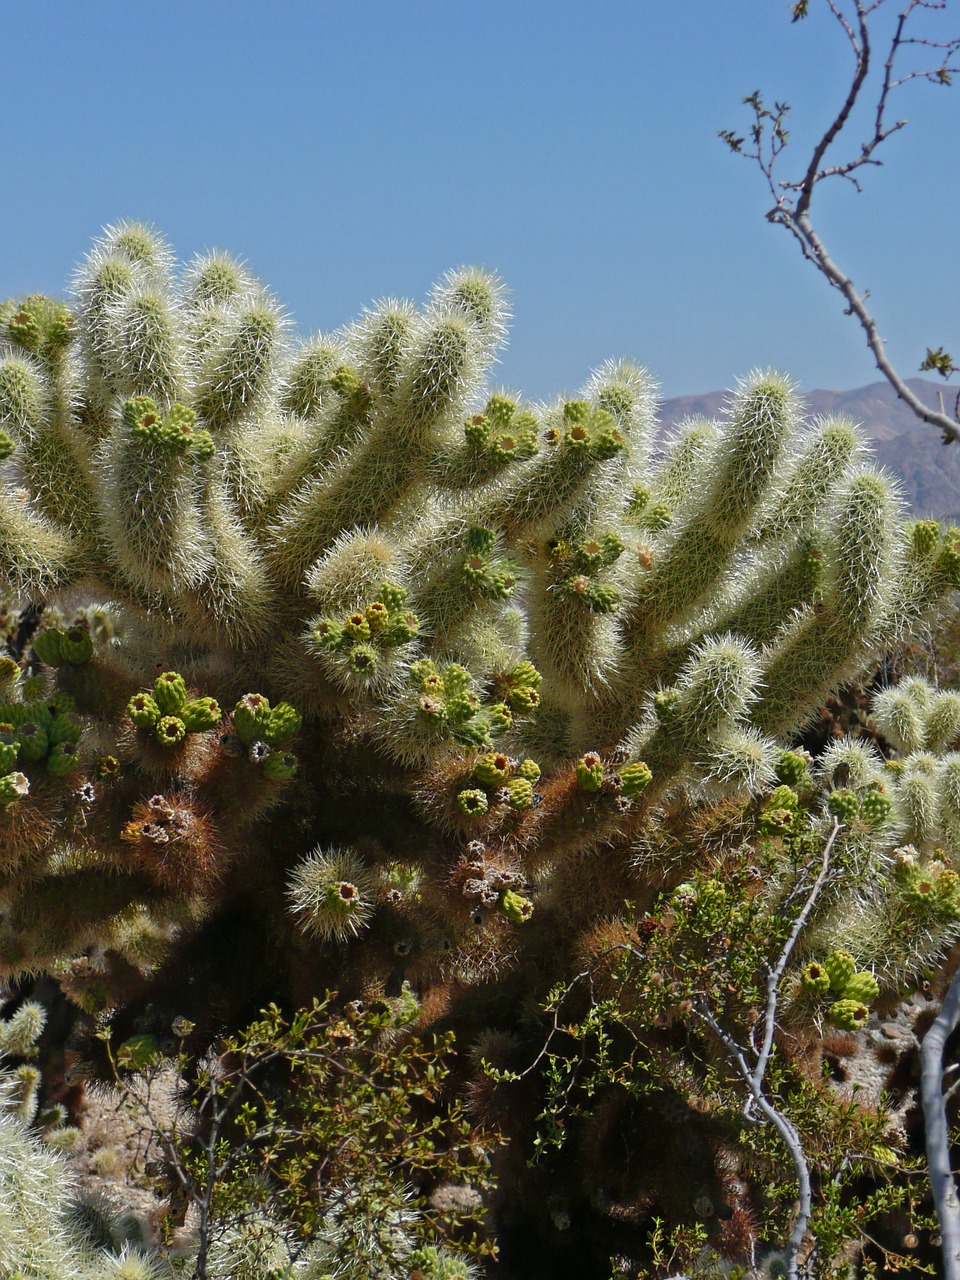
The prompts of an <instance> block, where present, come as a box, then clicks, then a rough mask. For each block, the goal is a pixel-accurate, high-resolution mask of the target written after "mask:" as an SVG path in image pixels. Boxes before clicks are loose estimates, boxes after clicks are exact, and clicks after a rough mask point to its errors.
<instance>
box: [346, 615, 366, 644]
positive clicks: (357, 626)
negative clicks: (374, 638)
mask: <svg viewBox="0 0 960 1280" xmlns="http://www.w3.org/2000/svg"><path fill="white" fill-rule="evenodd" d="M343 630H344V634H345V635H347V636H348V637H349V638H350V639H351V640H369V639H370V623H369V622H368V621H367V618H366V616H365V615H364V614H362V613H351V615H350V617H349V618H347V620H346V622H345V623H344V624H343Z"/></svg>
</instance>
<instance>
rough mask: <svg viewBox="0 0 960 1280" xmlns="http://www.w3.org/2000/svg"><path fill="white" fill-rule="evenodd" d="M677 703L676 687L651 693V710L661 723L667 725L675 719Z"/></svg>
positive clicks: (678, 698)
mask: <svg viewBox="0 0 960 1280" xmlns="http://www.w3.org/2000/svg"><path fill="white" fill-rule="evenodd" d="M679 703H680V691H679V690H678V689H660V690H659V691H658V692H657V693H655V694H654V695H653V710H654V713H655V715H656V717H657V719H658V720H659V721H660V723H661V724H663V725H669V724H671V723H672V722H673V721H674V720H675V719H676V716H677V711H678V709H679Z"/></svg>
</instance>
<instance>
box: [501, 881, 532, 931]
mask: <svg viewBox="0 0 960 1280" xmlns="http://www.w3.org/2000/svg"><path fill="white" fill-rule="evenodd" d="M497 910H498V911H499V912H500V913H501V914H502V915H504V916H506V918H507V919H508V920H510V921H511V922H512V923H513V924H526V922H527V921H528V920H529V919H530V917H531V916H532V915H533V903H532V902H531V901H530V899H529V898H524V897H523V895H522V894H519V893H515V892H514V891H513V889H502V890H501V891H500V896H499V898H498V899H497Z"/></svg>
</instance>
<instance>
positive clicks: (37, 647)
mask: <svg viewBox="0 0 960 1280" xmlns="http://www.w3.org/2000/svg"><path fill="white" fill-rule="evenodd" d="M65 639H66V633H65V632H64V631H61V630H60V628H59V627H48V628H47V629H46V630H45V631H39V632H37V634H36V635H34V637H33V641H32V644H33V652H34V655H35V656H36V657H37V658H39V659H40V661H41V662H43V663H45V664H46V665H47V666H48V667H59V665H60V663H61V662H63V661H64V654H63V650H62V648H61V644H62V642H63V641H64V640H65Z"/></svg>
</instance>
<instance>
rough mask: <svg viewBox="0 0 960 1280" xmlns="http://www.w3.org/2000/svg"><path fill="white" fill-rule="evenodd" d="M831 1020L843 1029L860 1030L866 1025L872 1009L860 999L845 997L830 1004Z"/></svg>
mask: <svg viewBox="0 0 960 1280" xmlns="http://www.w3.org/2000/svg"><path fill="white" fill-rule="evenodd" d="M829 1016H830V1021H831V1022H832V1023H833V1025H834V1026H835V1027H839V1028H840V1029H841V1030H842V1031H859V1030H860V1028H861V1027H863V1026H865V1025H866V1022H867V1019H868V1018H869V1016H870V1010H869V1009H868V1008H867V1006H866V1005H865V1004H863V1003H862V1002H861V1001H860V1000H853V999H847V998H844V999H843V1000H837V1001H836V1002H835V1003H834V1004H832V1005H831V1006H830V1010H829Z"/></svg>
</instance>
